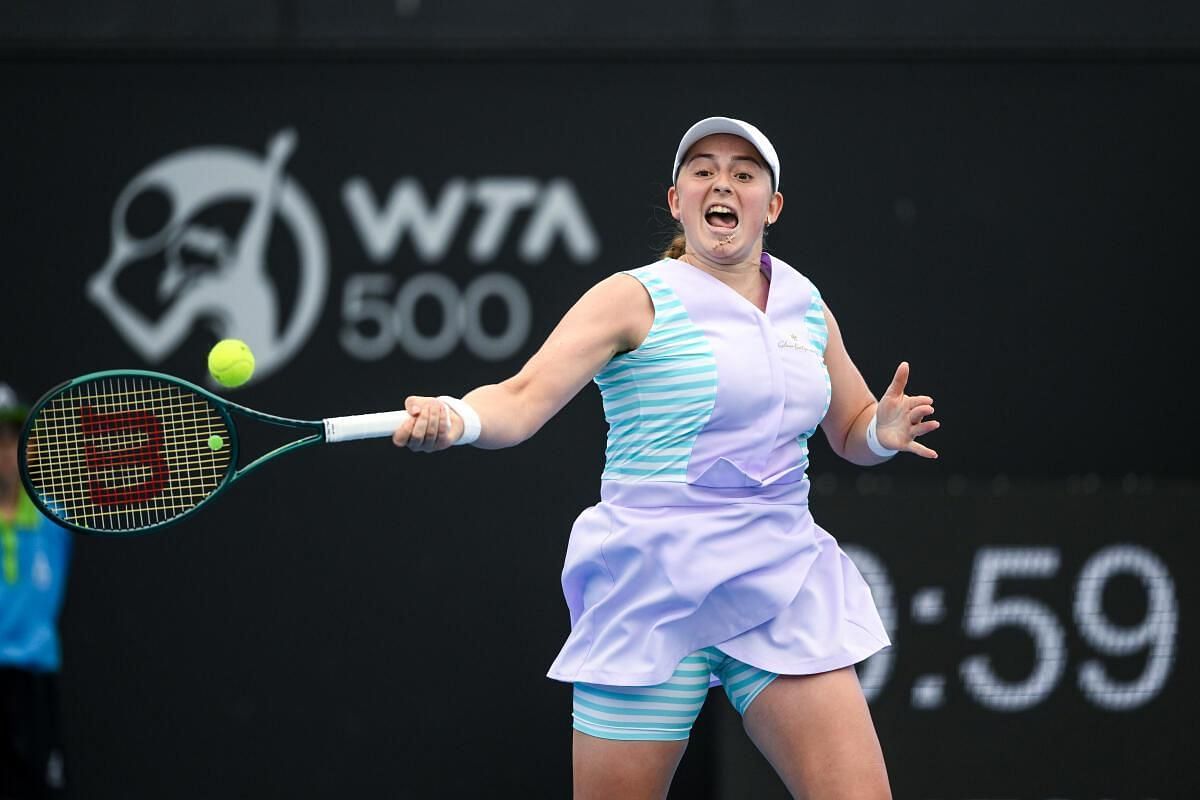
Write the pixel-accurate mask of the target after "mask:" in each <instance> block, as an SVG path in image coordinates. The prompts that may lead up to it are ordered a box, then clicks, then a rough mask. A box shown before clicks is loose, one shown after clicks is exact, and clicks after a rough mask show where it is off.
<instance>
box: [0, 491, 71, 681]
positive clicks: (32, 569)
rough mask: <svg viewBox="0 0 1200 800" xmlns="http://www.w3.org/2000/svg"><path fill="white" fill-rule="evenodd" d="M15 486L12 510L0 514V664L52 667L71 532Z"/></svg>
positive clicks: (33, 668) (54, 667)
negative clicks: (8, 514)
mask: <svg viewBox="0 0 1200 800" xmlns="http://www.w3.org/2000/svg"><path fill="white" fill-rule="evenodd" d="M17 492H18V494H17V513H16V515H15V516H14V517H13V518H12V519H11V520H8V519H4V518H3V517H0V667H15V668H18V669H26V670H31V671H35V672H55V671H57V670H58V668H59V664H60V661H61V656H60V647H59V639H58V615H59V611H60V610H61V609H62V602H63V594H64V591H65V588H66V579H67V562H68V560H69V558H70V553H71V534H70V533H68V532H67V531H66V530H65V529H63V528H61V527H59V526H58V525H55V524H54V523H53V522H51V521H50V520H49V519H47V518H46V517H45V516H43V515H42V514H41V512H39V511H38V510H37V508H36V507H35V506H34V505H33V502H32V501H31V500H30V499H29V498H28V497H27V496H26V495H25V492H24V491H22V489H21V488H20V487H18V489H17Z"/></svg>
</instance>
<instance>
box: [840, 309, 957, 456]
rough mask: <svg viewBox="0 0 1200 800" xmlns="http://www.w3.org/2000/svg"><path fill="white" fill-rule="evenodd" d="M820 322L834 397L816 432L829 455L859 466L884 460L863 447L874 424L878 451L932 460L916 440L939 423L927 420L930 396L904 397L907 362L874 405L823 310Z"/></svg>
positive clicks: (902, 363)
mask: <svg viewBox="0 0 1200 800" xmlns="http://www.w3.org/2000/svg"><path fill="white" fill-rule="evenodd" d="M825 321H826V325H827V328H828V332H829V339H828V343H827V344H826V348H825V365H826V367H827V368H828V369H829V379H830V383H831V384H832V387H833V397H832V400H831V401H830V406H829V412H828V413H827V414H826V415H825V419H824V421H822V423H821V428H822V429H823V430H824V431H825V436H826V438H827V439H828V440H829V445H830V447H832V448H833V450H834V452H835V453H837V454H838V455H839V456H841V457H842V458H844V459H846V460H847V461H850V462H852V463H855V464H859V465H861V466H873V465H875V464H880V463H883V462H884V461H887V460H888V459H889V458H890V456H883V455H879V454H878V453H877V452H875V451H874V450H872V448H871V447H870V445H869V444H868V440H867V433H868V427H869V426H870V425H871V421H872V420H875V434H876V440H877V442H878V445H879V446H880V448H881V449H885V450H895V451H897V452H906V453H912V454H914V455H918V456H921V457H923V458H937V457H938V454H937V452H936V451H934V450H932V449H931V448H929V447H926V446H925V445H923V444H921V443H920V442H918V441H917V437H919V436H923V435H925V434H927V433H930V432H931V431H935V430H937V429H938V428H939V427H940V426H941V423H939V422H938V421H937V420H935V419H929V417H930V416H931V415H932V414H933V411H934V409H933V398H932V397H930V396H928V395H908V394H905V388H906V386H907V384H908V376H909V365H908V362H907V361H904V362H901V363H900V365H899V366H898V367H897V368H896V373H895V375H894V376H893V377H892V382H891V384H890V385H889V386H888V388H887V390H886V391H885V392H884V393H883V396H882V397H880V398H879V399H878V400H876V399H875V395H874V394H872V393H871V390H870V388H868V387H867V382H866V381H865V380H864V379H863V377H862V373H860V372H859V371H858V367H856V366H855V365H854V362H853V361H852V360H851V359H850V355H849V354H848V353H847V352H846V346H845V343H844V342H843V341H842V334H841V330H840V329H839V328H838V325H837V321H836V320H835V319H834V317H833V314H832V312H830V311H829V309H828V307H826V309H825Z"/></svg>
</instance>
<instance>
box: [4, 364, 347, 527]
mask: <svg viewBox="0 0 1200 800" xmlns="http://www.w3.org/2000/svg"><path fill="white" fill-rule="evenodd" d="M106 378H110V379H119V378H149V379H153V380H157V381H163V382H165V383H171V384H175V385H176V386H179V387H181V388H183V389H186V390H188V391H190V392H194V393H196V394H198V395H200V396H201V397H203V398H204V399H205V400H207V401H208V402H209V403H211V405H212V407H213V408H214V409H215V410H216V412H217V413H218V415H220V417H221V419H222V421H223V422H224V423H225V426H226V428H227V429H228V430H229V433H230V435H229V448H230V453H229V464H230V468H229V469H228V470H226V472H225V475H224V477H222V479H221V482H220V483H218V484H217V486H216V487H215V488H214V489H213V490H212V491H211V492H209V493H208V495H206V496H205V497H204V499H203V500H201V501H200V502H198V503H196V505H194V506H192V507H191V508H189V509H188V510H187V511H184V512H183V513H181V514H177V515H175V516H174V517H172V518H170V519H168V520H163V521H162V522H156V523H154V524H153V525H147V526H145V527H142V528H133V529H129V530H102V529H97V528H89V527H86V526H82V525H77V524H75V523H73V522H71V521H70V520H67V519H63V518H62V517H60V516H59V515H58V514H56V513H54V511H52V510H51V509H50V507H49V506H48V505H47V504H46V502H45V501H44V500H43V499H42V496H41V493H40V492H38V491H37V489H36V488H35V487H34V485H33V481H32V479H31V478H30V476H29V473H28V465H27V464H26V458H25V454H26V453H27V448H28V445H29V435H30V433H31V432H32V431H33V426H34V422H35V421H36V419H37V417H38V414H39V412H40V411H41V410H42V409H43V408H45V407H46V406H47V405H48V404H50V403H51V402H53V401H54V399H55V398H57V397H59V396H60V395H61V394H63V393H64V392H66V391H67V390H69V389H70V388H71V387H73V386H77V385H79V384H82V383H88V382H90V381H98V380H103V379H106ZM235 413H236V414H241V415H243V416H246V417H249V418H251V419H255V420H258V421H260V422H266V423H268V424H271V425H275V426H278V427H284V428H296V429H300V430H313V431H316V432H315V433H313V434H312V435H311V436H306V437H304V438H302V439H296V440H295V441H292V442H287V443H286V444H283V445H280V446H279V447H276V448H275V449H274V450H271V451H269V452H266V453H264V454H262V455H261V456H259V457H258V458H256V459H254V460H253V461H251V462H250V463H249V464H246V465H245V466H243V467H241V468H238V466H237V464H238V458H239V457H240V456H241V445H240V441H239V439H240V436H239V434H238V428H237V423H236V422H235V421H234V418H233V414H235ZM324 442H325V422H324V421H323V420H303V419H292V418H291V417H281V416H278V415H276V414H267V413H265V412H263V411H256V410H255V409H253V408H247V407H246V406H243V405H240V404H238V403H235V402H233V401H232V400H226V399H225V398H224V397H221V396H220V395H217V394H214V393H213V392H210V391H209V390H208V389H205V388H204V387H202V386H197V385H196V384H194V383H191V382H189V381H185V380H183V379H182V378H177V377H175V376H174V375H165V374H163V373H161V372H151V371H149V370H141V369H120V370H103V371H101V372H91V373H88V374H87V375H80V376H79V377H76V378H71V379H70V380H67V381H63V382H62V383H60V384H58V385H57V386H55V387H54V388H52V389H50V390H49V391H47V392H46V393H45V394H43V395H42V396H41V397H40V398H38V400H37V402H36V403H34V404H33V406H32V407H31V408H30V409H29V414H28V415H27V416H26V418H25V423H24V424H23V425H22V426H21V433H20V437H19V439H18V442H17V448H18V450H17V454H18V455H17V465H18V468H19V471H20V474H21V483H22V484H23V485H24V486H25V492H26V493H27V494H28V495H29V499H30V500H32V501H33V503H34V505H35V506H37V508H38V510H39V511H40V512H41V513H42V514H44V515H46V516H47V517H48V518H49V519H51V520H53V521H54V522H55V523H56V524H58V525H61V526H63V527H65V528H70V529H71V530H75V531H78V532H80V533H86V534H88V535H90V536H112V537H127V536H137V535H141V534H145V533H152V532H157V531H160V530H162V529H163V528H166V527H168V526H170V525H174V524H175V523H177V522H179V521H180V520H182V519H185V518H187V517H189V516H191V515H192V514H194V513H195V512H196V511H198V510H199V509H200V508H202V507H203V506H204V505H205V504H207V503H208V502H210V501H211V500H212V499H213V498H214V497H216V496H217V495H219V494H221V493H222V492H224V491H225V490H226V489H227V488H229V487H230V486H231V485H233V483H234V482H235V481H237V480H239V479H240V478H242V477H243V476H245V475H248V474H249V473H251V472H253V471H254V470H256V469H257V468H258V467H260V466H262V465H263V464H265V463H266V462H268V461H270V460H271V459H273V458H276V457H278V456H281V455H283V454H284V453H290V452H291V451H293V450H299V449H301V448H304V447H311V446H312V445H314V444H323V443H324Z"/></svg>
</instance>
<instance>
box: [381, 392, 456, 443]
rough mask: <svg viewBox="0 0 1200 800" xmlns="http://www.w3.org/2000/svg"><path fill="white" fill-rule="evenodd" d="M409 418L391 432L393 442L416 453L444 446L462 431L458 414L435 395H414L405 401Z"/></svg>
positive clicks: (454, 439)
mask: <svg viewBox="0 0 1200 800" xmlns="http://www.w3.org/2000/svg"><path fill="white" fill-rule="evenodd" d="M404 410H405V411H407V412H408V419H407V420H405V421H404V422H403V423H401V424H400V427H399V428H397V429H396V430H395V432H394V433H393V434H392V444H394V445H396V446H397V447H407V448H408V449H409V450H412V451H413V452H416V453H433V452H435V451H437V450H445V449H446V448H447V447H449V446H450V445H452V444H454V443H455V442H457V441H458V440H459V438H460V437H461V436H462V434H463V423H462V420H460V419H459V418H458V415H457V414H455V413H454V412H452V411H450V409H449V408H447V407H446V404H445V403H443V402H442V401H441V400H438V399H437V398H436V397H421V396H419V395H413V396H411V397H409V398H407V399H406V400H405V401H404Z"/></svg>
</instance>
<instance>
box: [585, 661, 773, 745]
mask: <svg viewBox="0 0 1200 800" xmlns="http://www.w3.org/2000/svg"><path fill="white" fill-rule="evenodd" d="M709 673H712V674H713V675H716V676H717V677H718V678H720V679H721V685H722V686H724V687H725V694H726V695H727V696H728V697H729V702H731V703H733V707H734V708H736V709H737V712H738V713H739V714H745V713H746V709H747V708H749V707H750V703H751V702H753V700H754V698H756V697H758V693H759V692H761V691H762V690H763V689H765V688H766V687H767V684H769V683H770V682H771V681H773V680H775V679H776V678H778V677H779V675H778V674H776V673H774V672H766V671H764V670H761V669H758V668H757V667H752V666H750V665H749V664H743V663H742V662H741V661H738V660H737V659H736V658H733V657H731V656H727V655H725V654H724V653H722V652H721V651H720V650H718V649H717V648H716V647H706V648H704V649H703V650H697V651H696V652H694V653H692V654H691V655H690V656H688V657H687V658H685V659H683V661H680V662H679V666H678V667H676V668H675V674H674V675H672V676H671V677H670V678H668V679H667V680H666V681H664V682H663V683H660V684H658V685H657V686H601V685H598V684H594V683H576V684H575V697H574V710H573V713H572V715H571V716H573V717H574V718H575V722H574V725H573V726H572V727H574V728H575V730H577V731H581V732H583V733H586V734H588V735H589V736H596V737H599V738H601V739H619V740H622V741H659V742H672V741H680V740H683V739H686V738H688V734H690V733H691V731H692V724H693V723H694V722H695V721H696V717H698V716H700V708H701V706H703V705H704V698H706V697H707V696H708V681H709Z"/></svg>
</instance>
